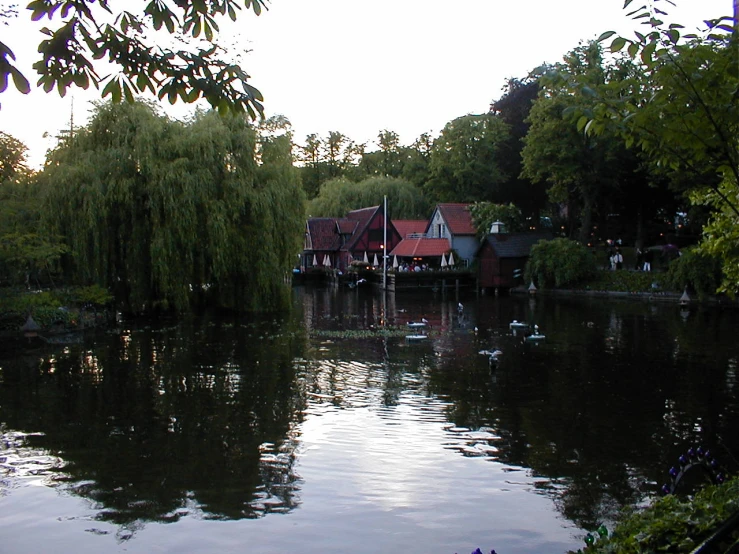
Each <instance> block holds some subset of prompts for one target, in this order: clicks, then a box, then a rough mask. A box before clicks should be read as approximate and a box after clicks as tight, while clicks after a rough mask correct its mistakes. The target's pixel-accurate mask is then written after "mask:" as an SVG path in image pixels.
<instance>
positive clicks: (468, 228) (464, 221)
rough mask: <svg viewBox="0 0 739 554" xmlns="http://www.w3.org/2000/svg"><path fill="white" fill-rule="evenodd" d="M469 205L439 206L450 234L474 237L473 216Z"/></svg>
mask: <svg viewBox="0 0 739 554" xmlns="http://www.w3.org/2000/svg"><path fill="white" fill-rule="evenodd" d="M469 208H470V205H469V204H437V205H436V209H437V210H439V212H440V213H441V216H442V217H443V218H444V221H446V225H447V227H448V228H449V232H451V233H452V234H453V235H474V234H475V227H474V225H472V215H471V214H470V210H469Z"/></svg>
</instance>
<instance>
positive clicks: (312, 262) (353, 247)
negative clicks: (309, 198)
mask: <svg viewBox="0 0 739 554" xmlns="http://www.w3.org/2000/svg"><path fill="white" fill-rule="evenodd" d="M385 232H386V231H385V214H384V212H383V209H382V206H372V207H370V208H362V209H359V210H353V211H351V212H349V213H348V214H346V217H343V218H335V217H312V218H310V219H308V221H307V222H306V231H305V241H304V245H303V254H302V258H301V266H302V268H303V269H310V268H312V267H316V266H318V267H332V268H336V269H339V270H340V271H344V270H346V268H347V267H348V266H349V264H350V263H351V262H352V261H353V260H363V259H364V257H365V255H366V256H367V260H368V261H369V263H372V262H373V261H374V257H375V256H377V259H378V262H379V263H380V264H381V263H382V256H383V254H384V252H385V246H387V249H388V251H390V250H392V249H393V248H395V246H396V245H397V244H398V243H399V242H400V239H401V236H400V234H399V233H398V231H397V229H396V228H395V226H394V225H393V223H392V221H390V220H388V225H387V245H386V244H385Z"/></svg>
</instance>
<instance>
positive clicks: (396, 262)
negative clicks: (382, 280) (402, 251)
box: [393, 256, 398, 269]
mask: <svg viewBox="0 0 739 554" xmlns="http://www.w3.org/2000/svg"><path fill="white" fill-rule="evenodd" d="M393 269H398V257H397V256H393Z"/></svg>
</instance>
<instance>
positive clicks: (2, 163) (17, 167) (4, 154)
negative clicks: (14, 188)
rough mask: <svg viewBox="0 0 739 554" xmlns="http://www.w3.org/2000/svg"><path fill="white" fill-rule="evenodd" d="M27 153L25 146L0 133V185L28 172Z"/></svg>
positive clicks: (13, 138)
mask: <svg viewBox="0 0 739 554" xmlns="http://www.w3.org/2000/svg"><path fill="white" fill-rule="evenodd" d="M27 152H28V148H27V147H26V145H25V144H23V143H22V142H21V141H19V140H18V139H17V138H15V137H12V136H10V135H9V134H7V133H3V132H2V131H0V183H2V184H4V183H6V182H8V181H11V180H13V179H15V178H16V177H17V176H19V175H23V174H25V173H27V172H28V167H27V166H26V153H27Z"/></svg>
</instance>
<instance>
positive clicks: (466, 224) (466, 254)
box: [426, 203, 480, 266]
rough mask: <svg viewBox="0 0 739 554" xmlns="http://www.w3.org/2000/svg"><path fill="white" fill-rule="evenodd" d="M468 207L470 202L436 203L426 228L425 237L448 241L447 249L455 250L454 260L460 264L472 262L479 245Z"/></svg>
mask: <svg viewBox="0 0 739 554" xmlns="http://www.w3.org/2000/svg"><path fill="white" fill-rule="evenodd" d="M469 207H470V204H454V203H447V204H437V205H436V208H434V212H433V214H431V219H430V220H429V223H428V227H427V228H426V238H427V239H447V240H448V241H449V250H454V251H455V252H456V256H457V257H456V258H455V261H456V263H457V264H461V265H462V266H469V265H470V264H472V262H473V260H474V259H475V255H476V253H477V250H478V248H479V247H480V242H479V241H478V240H477V236H476V233H475V227H474V225H472V215H471V214H470V210H469Z"/></svg>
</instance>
